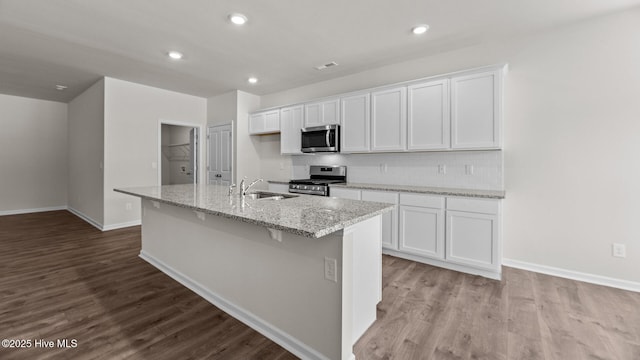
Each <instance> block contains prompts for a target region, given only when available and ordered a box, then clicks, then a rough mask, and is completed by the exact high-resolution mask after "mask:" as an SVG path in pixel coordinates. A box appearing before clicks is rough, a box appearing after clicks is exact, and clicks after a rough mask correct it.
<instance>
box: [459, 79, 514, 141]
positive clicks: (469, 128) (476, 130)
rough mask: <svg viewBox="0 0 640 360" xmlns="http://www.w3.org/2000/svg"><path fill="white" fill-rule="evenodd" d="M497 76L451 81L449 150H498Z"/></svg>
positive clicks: (500, 91) (499, 123) (499, 105)
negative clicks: (450, 148)
mask: <svg viewBox="0 0 640 360" xmlns="http://www.w3.org/2000/svg"><path fill="white" fill-rule="evenodd" d="M501 82H502V79H501V72H500V71H491V72H484V73H479V74H473V75H466V76H458V77H453V78H451V147H452V148H454V149H477V148H499V147H500V146H501V142H500V136H501V135H500V126H501V117H502V114H501V113H502V111H501V107H502V105H501V93H502V89H501Z"/></svg>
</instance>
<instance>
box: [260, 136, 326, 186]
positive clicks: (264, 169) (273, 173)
mask: <svg viewBox="0 0 640 360" xmlns="http://www.w3.org/2000/svg"><path fill="white" fill-rule="evenodd" d="M255 138H256V140H258V143H257V146H258V149H259V150H258V153H259V154H260V176H261V177H263V178H264V179H265V180H279V181H289V179H291V176H292V174H293V173H292V171H293V169H292V167H291V166H292V158H293V160H302V161H304V160H307V159H309V158H314V157H315V156H290V155H280V134H269V135H260V136H256V137H255ZM310 160H313V159H310ZM312 162H313V161H312ZM314 164H315V163H314ZM294 177H295V178H298V179H302V178H307V177H309V171H307V172H306V174H305V175H303V176H302V177H299V176H294Z"/></svg>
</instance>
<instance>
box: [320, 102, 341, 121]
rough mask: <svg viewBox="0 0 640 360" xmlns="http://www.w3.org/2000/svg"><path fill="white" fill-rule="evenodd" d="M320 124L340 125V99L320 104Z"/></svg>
mask: <svg viewBox="0 0 640 360" xmlns="http://www.w3.org/2000/svg"><path fill="white" fill-rule="evenodd" d="M322 124H323V125H331V124H340V99H335V100H329V101H324V102H323V103H322Z"/></svg>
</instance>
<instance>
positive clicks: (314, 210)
mask: <svg viewBox="0 0 640 360" xmlns="http://www.w3.org/2000/svg"><path fill="white" fill-rule="evenodd" d="M114 191H117V192H120V193H123V194H127V195H132V196H137V197H140V198H142V199H148V200H153V201H158V202H160V203H165V204H169V205H174V206H178V207H183V208H187V209H192V210H194V211H199V212H203V213H205V214H211V215H215V216H221V217H225V218H228V219H233V220H238V221H241V222H245V223H250V224H255V225H259V226H265V227H268V228H271V229H275V230H282V231H286V232H290V233H294V234H296V235H300V236H304V237H309V238H320V237H323V236H326V235H329V234H331V233H334V232H336V231H339V230H342V229H344V228H346V227H347V226H350V225H353V224H356V223H359V222H361V221H363V220H366V219H368V218H371V217H374V216H376V215H379V214H382V213H385V212H387V211H390V210H391V209H392V208H393V205H391V204H383V203H377V202H369V201H358V200H348V199H336V198H329V197H322V196H311V195H299V196H298V197H295V198H290V199H283V200H269V199H255V200H253V199H249V198H245V199H242V197H240V196H239V195H233V196H231V197H230V196H228V187H226V186H220V185H192V184H187V185H166V186H145V187H130V188H122V189H114Z"/></svg>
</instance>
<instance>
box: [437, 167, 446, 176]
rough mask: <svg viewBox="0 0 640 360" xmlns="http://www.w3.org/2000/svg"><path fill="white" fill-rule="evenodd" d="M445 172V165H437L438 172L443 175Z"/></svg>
mask: <svg viewBox="0 0 640 360" xmlns="http://www.w3.org/2000/svg"><path fill="white" fill-rule="evenodd" d="M446 173H447V165H438V174H440V175H444V174H446Z"/></svg>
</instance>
